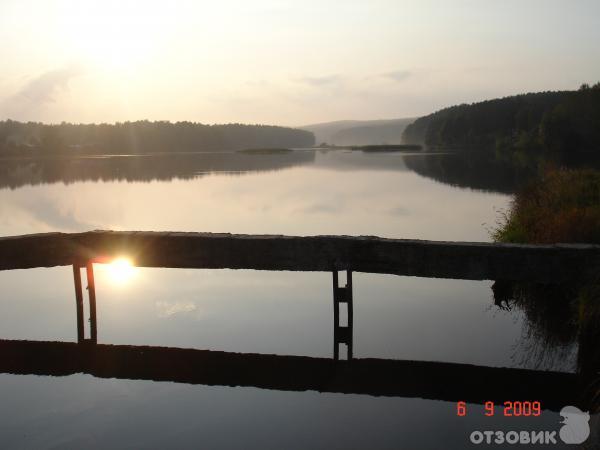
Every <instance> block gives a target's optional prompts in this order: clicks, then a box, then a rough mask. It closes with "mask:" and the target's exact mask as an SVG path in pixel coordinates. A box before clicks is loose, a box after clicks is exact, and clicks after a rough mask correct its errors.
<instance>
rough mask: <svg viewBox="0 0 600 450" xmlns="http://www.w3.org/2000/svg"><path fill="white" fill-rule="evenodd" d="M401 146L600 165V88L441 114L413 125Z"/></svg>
mask: <svg viewBox="0 0 600 450" xmlns="http://www.w3.org/2000/svg"><path fill="white" fill-rule="evenodd" d="M403 139H404V142H407V143H420V144H425V145H427V146H429V147H446V148H448V147H453V148H457V149H475V150H492V151H495V152H496V155H497V156H498V157H500V158H514V157H522V156H523V155H527V154H529V155H531V154H536V155H542V156H554V157H557V158H559V159H562V160H568V159H570V158H584V159H595V160H596V159H600V83H597V84H595V85H593V86H589V85H587V84H584V85H582V86H581V88H580V89H579V90H577V91H557V92H539V93H529V94H522V95H517V96H512V97H505V98H501V99H495V100H488V101H484V102H479V103H473V104H469V105H467V104H462V105H458V106H452V107H450V108H445V109H442V110H440V111H437V112H435V113H433V114H430V115H428V116H425V117H421V118H420V119H417V120H416V121H415V122H414V123H413V124H411V125H409V126H408V127H407V128H406V129H405V131H404V133H403Z"/></svg>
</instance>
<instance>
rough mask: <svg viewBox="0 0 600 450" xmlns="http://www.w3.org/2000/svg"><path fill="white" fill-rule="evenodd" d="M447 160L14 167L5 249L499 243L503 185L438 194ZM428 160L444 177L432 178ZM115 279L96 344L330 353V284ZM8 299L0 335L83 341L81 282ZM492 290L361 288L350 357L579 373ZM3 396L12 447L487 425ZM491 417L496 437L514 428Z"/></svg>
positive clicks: (349, 157) (263, 444)
mask: <svg viewBox="0 0 600 450" xmlns="http://www.w3.org/2000/svg"><path fill="white" fill-rule="evenodd" d="M424 158H428V160H427V161H425V160H424ZM442 158H443V155H430V156H423V155H412V156H411V155H408V156H404V155H401V154H398V153H391V154H364V153H361V152H347V151H317V152H314V151H296V152H295V153H293V154H287V155H286V154H282V155H276V154H275V155H242V154H236V153H231V154H225V155H222V154H221V155H219V154H205V155H186V154H180V155H175V156H171V157H166V156H164V155H155V156H143V157H127V156H123V157H112V158H83V159H64V160H61V161H56V160H46V161H39V160H4V161H1V162H0V235H5V236H6V235H17V234H27V233H38V232H49V231H84V230H92V229H113V230H171V231H211V232H231V233H257V234H290V235H318V234H336V235H341V234H346V235H377V236H383V237H396V238H418V239H434V240H457V241H488V240H489V230H490V228H492V227H493V226H494V224H495V223H496V221H497V219H498V217H499V215H498V211H502V210H505V209H506V208H507V207H508V205H509V201H510V197H509V196H508V195H507V193H506V192H509V191H510V188H506V189H504V188H500V187H499V184H498V182H497V181H498V180H493V183H490V186H488V188H487V189H486V186H485V183H484V182H483V184H482V182H481V180H479V181H478V182H477V183H471V185H472V187H468V185H469V181H468V180H467V181H465V183H464V184H466V185H463V186H460V187H459V185H458V184H459V183H457V182H456V181H455V179H456V177H455V175H452V176H453V178H452V180H447V181H446V182H444V179H443V177H444V173H445V172H444V170H441V171H440V167H443V166H441V165H440V162H441V161H442ZM428 166H432V167H436V170H435V172H434V173H433V172H432V174H431V176H427V167H428ZM415 167H418V168H419V170H416V169H415ZM415 170H416V171H415ZM417 172H418V173H417ZM440 174H442V175H440ZM479 178H482V179H483V180H484V181H485V177H484V176H483V177H479ZM447 183H450V184H447ZM508 185H510V184H508ZM498 192H504V193H498ZM117 275H118V274H115V273H112V272H111V271H110V270H109V269H108V268H106V267H102V266H98V267H97V269H96V278H97V288H96V289H97V296H98V328H99V333H98V335H99V338H98V340H99V342H100V343H105V344H133V345H154V346H170V347H182V348H198V349H210V350H222V351H229V352H252V353H273V354H280V355H304V356H314V357H324V358H329V357H331V355H332V333H333V332H332V325H333V313H332V299H331V283H332V281H331V275H330V274H325V273H288V272H260V271H245V270H237V271H233V270H181V269H136V270H135V271H134V272H133V273H132V274H130V275H128V276H126V277H125V278H124V279H121V278H120V277H119V276H117ZM0 286H1V291H0V293H1V294H0V311H2V313H1V314H0V339H22V340H46V341H71V342H74V341H76V328H75V302H74V291H73V279H72V270H71V268H69V267H58V268H51V269H34V270H27V271H23V270H17V271H8V272H0ZM490 286H491V282H489V281H483V282H476V281H460V280H441V279H421V278H414V277H399V276H383V275H371V274H359V273H357V274H354V347H355V348H354V356H355V357H358V358H364V357H377V358H390V359H408V360H425V361H442V362H456V363H469V364H477V365H485V366H497V367H537V368H543V369H557V370H561V371H572V370H573V369H574V359H573V354H574V351H573V349H567V351H566V352H563V353H562V356H561V357H560V358H556V357H553V355H552V354H550V355H547V354H545V352H544V351H542V352H541V354H540V352H533V351H532V348H536V347H537V348H539V347H540V346H539V343H536V342H535V341H532V338H529V337H528V328H527V325H526V324H525V321H524V319H523V317H522V315H521V313H519V312H518V311H504V310H501V309H499V308H497V307H495V306H494V302H493V297H492V292H491V290H490ZM542 347H543V346H542ZM550 353H551V352H550ZM0 396H1V397H0V398H2V402H1V403H0V448H74V449H75V448H107V447H112V448H248V447H256V448H303V449H304V448H442V447H446V448H464V447H467V446H468V436H469V434H470V432H471V431H473V430H476V429H486V428H489V423H490V422H489V421H488V422H486V420H487V418H484V417H483V414H482V407H481V406H475V405H473V406H472V409H471V411H473V414H472V415H470V416H469V417H467V418H457V417H456V413H455V408H456V405H455V403H452V402H445V401H436V400H422V399H413V398H410V399H408V398H385V397H371V396H366V395H343V394H323V393H318V392H312V391H308V392H280V391H275V390H262V389H256V388H247V387H214V386H202V385H186V384H179V383H170V382H152V381H136V380H121V379H100V378H95V377H92V376H91V375H84V374H76V375H70V376H64V377H42V376H35V375H11V374H0ZM507 400H510V399H507ZM494 420H495V422H493V424H494V425H493V427H492V428H494V429H511V427H512V426H513V423H511V422H510V420H508V419H502V420H500V419H494ZM522 420H525V419H522ZM531 420H533V419H531ZM536 420H537V422H533V423H532V424H531V426H533V427H534V428H535V427H536V426H538V425H539V424H545V426H550V427H551V428H552V427H554V426H555V425H554V424H555V423H557V421H558V420H559V416H558V415H557V414H554V413H551V412H549V411H546V412H545V413H544V414H543V415H542V417H541V418H537V419H536ZM523 424H524V422H520V423H519V425H520V426H521V425H523ZM523 426H525V425H523Z"/></svg>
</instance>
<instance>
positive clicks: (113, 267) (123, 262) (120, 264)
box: [106, 258, 137, 284]
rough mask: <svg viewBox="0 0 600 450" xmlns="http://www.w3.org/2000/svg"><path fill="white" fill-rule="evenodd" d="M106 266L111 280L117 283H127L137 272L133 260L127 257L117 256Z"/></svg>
mask: <svg viewBox="0 0 600 450" xmlns="http://www.w3.org/2000/svg"><path fill="white" fill-rule="evenodd" d="M106 268H107V272H108V276H109V277H110V279H111V281H113V282H114V283H116V284H124V283H127V282H128V281H130V280H131V279H132V278H133V277H134V276H135V274H136V272H137V269H136V268H135V267H134V265H133V263H132V262H131V260H130V259H127V258H117V259H115V260H114V261H112V262H111V263H110V264H108V265H107V266H106Z"/></svg>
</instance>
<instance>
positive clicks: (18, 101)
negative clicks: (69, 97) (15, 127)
mask: <svg viewBox="0 0 600 450" xmlns="http://www.w3.org/2000/svg"><path fill="white" fill-rule="evenodd" d="M82 73H83V68H82V67H81V66H79V65H77V64H72V65H70V66H67V67H63V68H62V69H55V70H49V71H47V72H44V73H42V74H41V75H39V76H37V77H35V78H33V79H31V80H30V81H29V82H28V83H26V84H25V85H24V86H23V87H22V88H21V89H20V90H19V91H17V92H16V93H15V94H13V95H11V96H9V97H6V98H5V99H4V100H3V101H1V102H0V111H2V113H3V115H4V116H6V117H10V118H13V119H17V120H33V119H34V117H39V112H40V110H41V109H40V108H41V107H43V106H44V105H47V104H51V103H54V102H55V101H56V99H57V95H58V94H59V93H61V92H65V91H66V90H67V89H68V87H69V81H70V80H71V79H72V78H74V77H76V76H79V75H81V74H82Z"/></svg>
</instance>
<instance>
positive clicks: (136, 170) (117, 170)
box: [0, 151, 315, 189]
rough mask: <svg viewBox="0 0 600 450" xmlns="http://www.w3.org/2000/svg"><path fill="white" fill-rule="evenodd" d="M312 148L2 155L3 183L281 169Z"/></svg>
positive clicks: (306, 159)
mask: <svg viewBox="0 0 600 450" xmlns="http://www.w3.org/2000/svg"><path fill="white" fill-rule="evenodd" d="M314 158H315V155H314V152H312V151H296V152H291V153H287V154H268V155H262V154H261V155H249V154H243V153H187V154H186V153H179V154H149V155H143V156H137V155H136V156H106V157H79V158H73V157H53V158H6V159H2V160H0V188H6V187H8V188H11V189H15V188H18V187H21V186H26V185H39V184H49V183H57V182H62V183H67V184H68V183H73V182H77V181H146V182H150V181H155V180H172V179H192V178H196V177H199V176H202V175H203V174H206V173H211V172H228V173H245V172H259V171H273V170H281V169H285V168H289V167H293V166H297V165H301V164H307V163H311V162H313V161H314Z"/></svg>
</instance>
